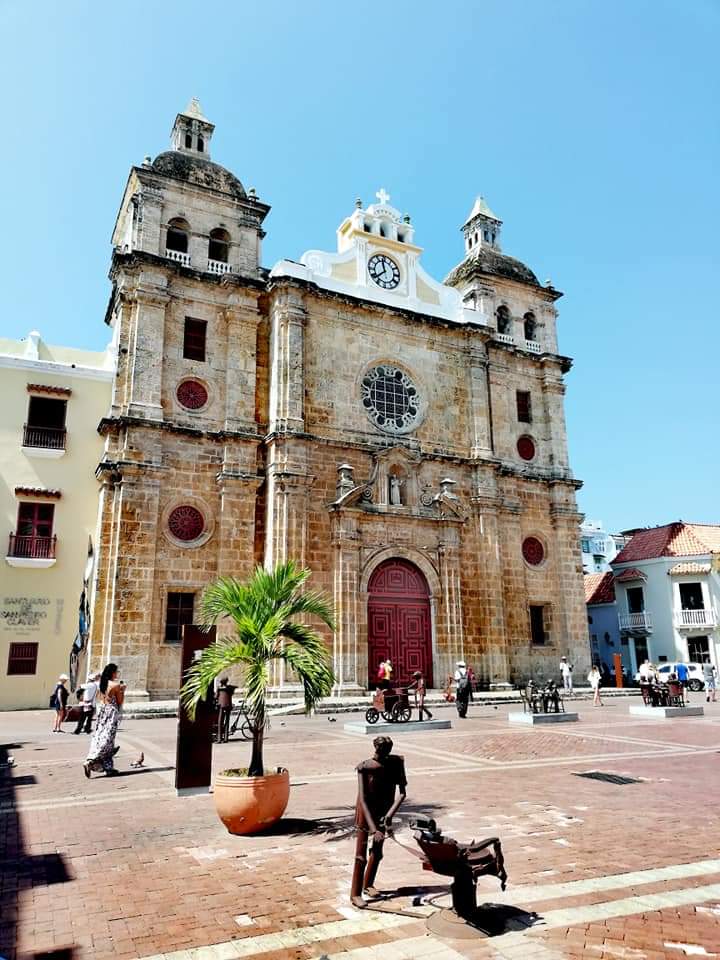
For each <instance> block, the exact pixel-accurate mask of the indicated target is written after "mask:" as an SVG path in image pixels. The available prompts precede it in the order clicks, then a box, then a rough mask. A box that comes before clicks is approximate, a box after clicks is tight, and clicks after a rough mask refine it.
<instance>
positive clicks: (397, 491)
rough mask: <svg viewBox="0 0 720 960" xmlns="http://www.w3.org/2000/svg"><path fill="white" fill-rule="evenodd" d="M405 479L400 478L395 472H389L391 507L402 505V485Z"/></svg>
mask: <svg viewBox="0 0 720 960" xmlns="http://www.w3.org/2000/svg"><path fill="white" fill-rule="evenodd" d="M404 482H405V481H404V480H401V479H400V477H398V475H397V474H396V473H391V474H390V478H389V483H390V506H392V507H401V506H402V502H403V499H402V485H403V483H404Z"/></svg>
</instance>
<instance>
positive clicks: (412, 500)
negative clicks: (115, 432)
mask: <svg viewBox="0 0 720 960" xmlns="http://www.w3.org/2000/svg"><path fill="white" fill-rule="evenodd" d="M374 460H375V462H374V464H373V468H372V471H371V473H370V476H369V477H368V479H367V480H366V481H364V482H363V481H361V482H359V483H358V482H357V481H356V479H355V474H354V470H353V468H352V467H351V466H350V464H348V463H341V464H340V465H339V466H338V467H337V481H336V488H335V496H336V499H335V501H334V503H332V504H330V505H329V506H330V507H332V508H333V509H335V510H337V509H339V508H345V507H358V506H360V507H364V508H366V509H367V508H369V507H370V506H371V505H372V506H373V507H381V508H383V509H387V510H400V511H403V512H405V511H407V512H409V513H416V512H417V511H418V508H419V506H420V484H419V479H418V473H419V470H420V464H421V462H422V457H421V456H420V455H419V454H416V453H412V452H411V451H408V450H406V449H405V448H404V447H390V448H388V449H386V450H380V451H378V452H377V453H376V454H375V456H374Z"/></svg>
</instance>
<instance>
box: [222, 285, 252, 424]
mask: <svg viewBox="0 0 720 960" xmlns="http://www.w3.org/2000/svg"><path fill="white" fill-rule="evenodd" d="M223 316H224V318H225V333H226V337H227V340H226V358H227V361H226V370H225V429H226V430H232V431H236V430H237V431H241V432H244V433H256V432H257V425H256V421H255V389H256V381H257V327H258V323H259V321H260V314H259V313H258V309H257V301H256V300H255V298H254V297H253V298H251V297H245V298H243V297H241V296H239V295H238V296H234V295H233V296H232V297H230V303H229V304H228V306H227V307H226V308H225V310H224V311H223Z"/></svg>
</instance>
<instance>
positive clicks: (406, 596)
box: [368, 560, 433, 687]
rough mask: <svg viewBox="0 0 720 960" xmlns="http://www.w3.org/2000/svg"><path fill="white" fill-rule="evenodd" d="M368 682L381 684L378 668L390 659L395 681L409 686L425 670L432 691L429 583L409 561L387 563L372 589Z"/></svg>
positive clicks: (375, 576) (379, 570) (376, 575)
mask: <svg viewBox="0 0 720 960" xmlns="http://www.w3.org/2000/svg"><path fill="white" fill-rule="evenodd" d="M368 594H369V597H368V682H369V686H371V687H373V686H375V684H376V681H377V671H378V664H379V663H380V661H381V660H384V659H386V658H387V657H390V660H391V661H392V664H393V668H394V670H393V681H394V682H397V683H402V684H405V683H408V682H409V681H410V679H411V678H412V674H413V671H415V670H421V671H422V673H423V676H424V677H425V682H426V683H427V685H428V686H429V687H430V686H432V683H433V675H432V634H431V626H430V598H429V590H428V585H427V581H426V580H425V577H424V576H423V575H422V573H421V572H420V571H419V570H418V568H417V567H416V566H414V565H413V564H412V563H409V562H408V561H407V560H386V561H385V563H381V564H380V566H379V567H378V568H377V569H376V570H375V571H374V573H373V575H372V577H371V578H370V583H369V585H368Z"/></svg>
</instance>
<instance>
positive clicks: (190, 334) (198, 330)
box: [183, 317, 207, 363]
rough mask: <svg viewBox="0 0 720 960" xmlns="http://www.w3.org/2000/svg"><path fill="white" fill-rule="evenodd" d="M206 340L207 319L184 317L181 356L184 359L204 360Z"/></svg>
mask: <svg viewBox="0 0 720 960" xmlns="http://www.w3.org/2000/svg"><path fill="white" fill-rule="evenodd" d="M206 340H207V321H206V320H193V319H192V317H185V336H184V339H183V357H184V358H185V359H186V360H198V361H200V363H204V362H205V347H206Z"/></svg>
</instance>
